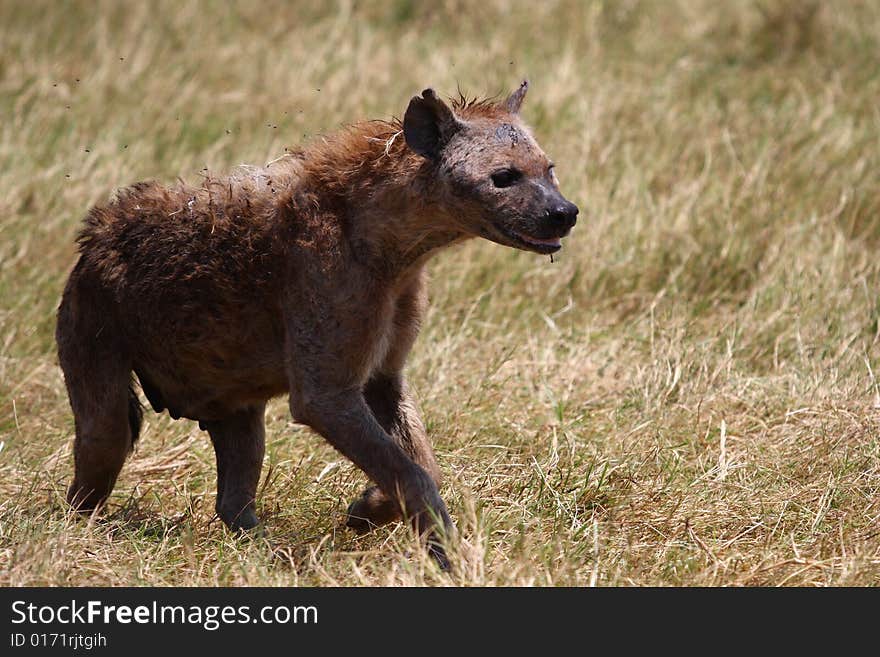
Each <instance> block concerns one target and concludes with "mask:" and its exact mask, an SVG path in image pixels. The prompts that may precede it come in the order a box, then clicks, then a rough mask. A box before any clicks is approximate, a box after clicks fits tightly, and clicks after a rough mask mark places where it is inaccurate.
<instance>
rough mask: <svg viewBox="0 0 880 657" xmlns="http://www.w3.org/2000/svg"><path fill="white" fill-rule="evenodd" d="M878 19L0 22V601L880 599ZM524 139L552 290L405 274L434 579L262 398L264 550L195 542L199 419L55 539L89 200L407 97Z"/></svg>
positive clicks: (281, 406)
mask: <svg viewBox="0 0 880 657" xmlns="http://www.w3.org/2000/svg"><path fill="white" fill-rule="evenodd" d="M878 56H880V5H878V4H877V3H875V2H871V1H870V0H863V1H861V2H857V1H847V2H835V3H827V4H826V3H821V4H819V3H810V2H808V1H797V0H791V1H787V2H785V1H782V0H751V1H747V0H742V1H737V2H720V1H717V2H709V1H708V0H678V1H675V0H669V1H663V2H660V1H658V2H648V1H638V0H629V1H626V0H621V1H620V2H602V1H592V2H586V1H585V2H575V1H571V2H567V1H554V2H541V3H535V2H521V3H520V2H510V3H507V2H500V1H497V0H482V1H481V2H474V3H470V2H464V1H461V0H446V1H442V0H441V1H438V2H433V3H418V2H414V1H413V2H409V1H404V0H396V1H394V2H388V3H369V2H338V3H328V4H327V5H326V6H325V5H324V3H318V2H314V3H287V2H281V1H278V2H261V3H241V4H239V5H237V8H233V7H231V6H229V5H227V4H226V3H219V2H217V3H189V2H186V3H181V2H161V3H159V5H158V6H154V3H135V2H128V3H123V2H109V1H108V2H95V3H91V2H88V3H87V2H80V3H77V2H50V1H48V0H28V1H21V2H17V1H12V0H0V441H2V443H0V444H2V450H0V584H4V585H422V584H430V585H435V584H436V585H447V584H462V585H477V586H479V585H577V586H582V585H820V586H826V585H877V584H878V583H880V382H878V380H877V377H880V259H878V252H880V138H878V135H880V110H878V98H880V67H878V65H877V61H878ZM526 76H527V77H528V78H529V79H530V81H531V85H532V86H531V90H530V92H529V97H528V99H527V100H526V105H525V107H524V110H523V113H524V116H525V118H526V120H527V121H529V122H530V123H531V124H532V125H533V127H534V129H535V132H536V134H537V136H538V138H539V140H540V142H541V143H542V145H543V146H544V147H545V149H546V150H547V152H548V153H549V154H550V155H551V156H552V158H553V159H554V160H555V162H556V163H557V171H558V174H559V177H560V179H561V182H562V188H563V190H564V191H565V193H566V194H567V196H569V197H570V198H572V199H573V200H574V201H575V202H577V203H578V204H579V205H580V206H581V220H580V221H579V224H578V226H577V228H576V229H575V232H574V234H573V236H572V237H571V238H570V239H568V240H567V241H566V246H565V248H564V250H563V251H562V253H561V254H560V256H558V257H557V258H556V262H555V263H552V264H551V263H550V262H549V260H548V259H547V258H543V257H539V256H536V255H530V254H526V253H521V252H516V251H513V250H509V249H504V248H503V247H500V246H497V245H494V244H490V243H488V242H478V241H473V242H470V243H468V244H466V245H464V246H462V247H459V248H456V249H452V250H450V251H448V252H445V253H444V254H442V255H441V256H439V257H438V258H437V259H436V260H435V261H434V262H433V264H432V266H431V274H432V285H431V293H432V308H431V311H430V314H429V316H428V318H427V322H426V325H425V327H424V330H423V333H422V335H421V337H420V339H419V342H418V344H417V346H416V349H415V351H414V353H413V355H412V358H411V360H410V364H409V368H408V372H409V376H410V378H411V381H412V384H413V387H414V388H415V390H416V391H417V395H418V398H419V400H420V403H421V406H422V409H423V412H424V416H425V421H426V423H427V425H428V429H429V431H430V433H431V435H432V436H433V439H434V442H435V446H436V449H437V453H438V457H439V460H440V463H441V466H442V468H443V471H444V475H445V478H446V481H445V484H444V486H443V489H442V491H441V492H442V494H443V495H444V497H445V499H446V500H447V502H448V504H449V507H450V510H451V513H452V515H453V516H454V518H455V520H456V522H457V524H458V526H459V529H460V533H461V540H460V542H459V544H458V545H457V546H455V552H456V561H457V563H458V566H457V569H456V572H455V574H454V575H453V576H452V577H449V576H447V575H444V574H442V573H439V572H438V571H437V570H436V569H435V568H434V566H433V564H431V563H430V561H429V560H428V559H427V558H425V557H424V556H423V554H422V553H421V552H420V551H419V550H417V549H415V548H414V540H413V538H412V535H411V533H410V532H409V531H408V530H407V529H406V528H405V527H403V526H392V527H390V528H385V529H382V530H379V531H378V532H376V533H375V534H373V535H370V536H366V537H362V538H358V537H355V536H354V535H352V534H351V533H350V532H348V531H347V530H345V529H344V527H342V526H341V524H342V520H343V513H344V511H345V508H346V506H347V504H348V502H349V501H350V500H351V499H353V498H354V497H355V496H356V495H357V494H358V493H359V492H360V490H361V489H362V487H363V485H364V483H365V479H364V477H363V475H361V474H360V473H359V472H358V471H357V470H356V469H355V468H354V467H353V466H351V465H350V464H348V463H347V462H345V461H344V460H343V459H342V458H341V457H340V456H339V455H338V454H337V453H336V452H334V451H333V450H332V449H331V448H330V447H329V446H327V445H326V444H325V443H324V442H323V441H322V440H321V439H320V438H318V437H317V436H315V435H314V434H312V433H310V432H309V431H307V430H305V429H303V428H301V427H298V426H295V425H294V424H293V422H292V420H291V419H290V416H289V413H288V411H287V403H286V400H285V399H278V400H275V401H274V402H272V403H271V404H270V406H269V410H268V414H267V456H266V464H265V468H264V476H265V480H264V482H263V483H262V485H261V493H260V498H259V508H260V511H261V515H262V517H263V518H264V520H265V522H266V525H267V527H268V529H269V535H268V538H266V539H255V540H247V539H245V540H240V539H236V538H235V537H233V536H232V535H230V534H228V533H227V532H226V531H225V530H224V529H223V527H222V525H221V523H220V522H219V521H217V520H215V519H214V518H213V503H214V501H213V496H214V490H215V468H214V463H213V452H212V450H211V448H210V443H209V440H208V438H207V436H206V435H205V434H204V433H202V432H200V431H199V430H198V427H197V426H196V425H195V423H192V422H186V421H179V422H174V421H172V420H170V418H168V417H167V416H164V415H163V416H157V415H154V414H152V413H148V414H147V416H146V422H145V429H144V431H143V433H142V437H141V441H140V443H139V446H138V448H137V450H136V452H135V453H134V454H133V456H132V457H131V458H130V460H129V461H128V463H127V465H126V467H125V469H124V470H123V473H122V476H121V477H120V480H119V482H118V484H117V487H116V492H115V493H114V495H113V497H112V498H111V500H110V504H109V507H108V509H107V512H106V514H105V515H104V516H103V517H101V518H94V519H93V520H92V521H90V522H83V521H79V520H77V519H75V518H72V517H71V515H70V514H69V513H68V511H67V509H66V507H65V504H64V492H65V487H66V485H67V483H68V481H69V478H70V476H71V471H72V457H71V445H72V439H73V418H72V415H71V413H70V409H69V407H68V403H67V397H66V394H65V390H64V384H63V381H62V378H61V373H60V370H59V368H58V366H57V361H56V355H55V346H54V340H53V331H54V322H55V309H56V307H57V304H58V300H59V296H60V293H61V289H62V285H63V283H64V279H65V277H66V275H67V273H68V271H69V270H70V268H71V267H72V265H73V262H74V257H75V255H74V253H75V251H74V241H73V240H74V236H75V233H76V231H77V228H78V224H79V221H80V219H81V217H82V216H83V215H84V214H85V212H86V211H87V209H88V208H89V207H90V206H91V205H92V204H94V203H97V202H99V201H102V200H104V199H106V198H108V196H109V195H110V194H111V193H112V191H113V190H114V189H115V188H116V187H119V186H122V185H126V184H129V183H131V182H134V181H137V180H141V179H147V178H157V179H161V180H165V181H172V180H174V179H175V178H176V177H177V176H181V177H183V178H185V179H187V180H190V181H195V180H198V177H199V172H200V170H201V169H202V168H203V167H208V168H209V169H210V170H212V171H220V170H224V169H228V168H230V167H232V166H234V165H237V164H239V163H242V162H249V163H265V162H266V161H268V160H270V159H272V158H274V157H276V156H277V155H279V154H280V153H281V152H283V149H284V147H285V146H293V145H296V144H298V143H301V142H302V141H303V140H305V139H308V138H309V137H310V136H313V135H316V134H319V133H322V132H329V131H332V130H334V129H336V128H337V127H338V126H340V125H341V124H344V123H347V122H352V121H355V120H358V119H363V118H389V117H390V116H392V115H398V116H399V115H401V114H402V112H403V110H404V108H405V107H406V103H407V102H408V100H409V98H410V97H411V96H412V95H413V94H415V93H417V92H418V91H420V90H421V89H422V88H424V87H426V86H433V87H435V88H436V89H438V90H439V91H441V92H443V93H445V94H454V93H455V92H456V89H457V87H459V86H460V87H461V89H462V90H463V91H465V92H467V93H469V94H480V95H492V94H497V93H502V92H504V91H506V90H509V89H512V88H513V87H514V86H515V85H516V84H517V83H518V81H519V80H520V79H521V78H522V77H526Z"/></svg>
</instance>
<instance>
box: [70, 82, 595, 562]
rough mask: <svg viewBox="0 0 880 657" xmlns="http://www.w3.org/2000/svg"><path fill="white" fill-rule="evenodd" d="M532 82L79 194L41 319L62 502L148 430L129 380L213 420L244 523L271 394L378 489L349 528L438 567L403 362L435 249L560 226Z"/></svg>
mask: <svg viewBox="0 0 880 657" xmlns="http://www.w3.org/2000/svg"><path fill="white" fill-rule="evenodd" d="M526 90H527V83H526V82H523V83H522V84H521V85H520V86H519V88H518V89H517V90H516V91H514V92H513V93H512V94H510V95H509V96H508V97H507V98H506V99H504V100H500V101H498V100H481V101H475V100H471V101H468V100H466V99H465V98H463V97H460V98H459V99H458V100H455V101H451V102H450V104H447V103H446V102H444V101H443V100H441V99H440V98H439V97H438V96H437V95H436V94H435V93H434V91H433V90H432V89H426V90H425V91H423V92H422V94H421V96H416V97H413V98H412V99H411V100H410V103H409V105H408V107H407V109H406V112H405V114H404V118H403V120H402V121H399V120H394V121H369V122H364V123H360V124H356V125H354V126H351V127H348V128H345V129H343V130H341V131H340V132H338V133H336V134H334V135H331V136H328V137H324V138H322V139H318V140H316V141H315V142H314V143H312V144H311V145H308V146H306V147H305V148H304V149H302V150H298V151H295V152H290V153H288V154H287V155H286V156H284V157H282V158H279V159H278V160H276V161H274V162H272V163H270V164H269V165H267V166H266V167H264V168H253V167H252V168H243V169H241V170H238V171H236V172H234V173H233V174H232V175H230V176H228V177H223V178H213V177H207V178H206V179H205V182H204V184H203V185H201V186H200V187H192V186H188V185H186V184H184V183H182V182H181V183H180V184H177V185H175V186H163V185H160V184H158V183H155V182H146V183H139V184H135V185H133V186H131V187H128V188H126V189H122V190H120V191H118V192H117V194H116V196H115V198H114V199H113V200H111V201H110V202H109V203H107V204H106V205H103V206H99V207H95V208H93V209H92V210H91V211H90V212H89V214H88V216H87V217H86V219H85V222H84V227H83V228H82V231H81V232H80V234H79V237H78V243H79V260H78V261H77V263H76V265H75V266H74V269H73V271H72V273H71V274H70V278H69V280H68V282H67V285H66V287H65V290H64V294H63V298H62V300H61V305H60V307H59V310H58V325H57V331H56V339H57V343H58V354H59V360H60V364H61V368H62V369H63V371H64V378H65V383H66V385H67V391H68V395H69V398H70V404H71V407H72V409H73V415H74V419H75V426H76V438H75V442H74V469H75V473H74V477H73V483H72V484H71V486H70V488H69V491H68V500H69V502H70V504H71V505H73V507H74V508H76V509H78V510H79V511H82V512H90V511H92V510H94V509H95V508H97V507H99V506H100V505H102V503H103V502H104V501H105V500H106V498H107V496H108V495H109V494H110V492H111V491H112V489H113V486H114V483H115V482H116V478H117V475H118V474H119V471H120V469H121V468H122V465H123V461H124V460H125V458H126V456H127V455H128V453H129V452H130V451H131V449H132V446H133V444H134V442H135V440H136V439H137V436H138V431H139V428H140V425H141V417H142V410H141V405H140V402H139V401H138V396H137V394H136V392H135V389H134V383H135V377H136V380H137V381H138V382H139V383H140V387H141V389H142V390H143V392H144V395H145V397H146V398H147V400H148V401H149V403H150V405H151V406H152V408H153V410H155V411H156V412H162V411H163V410H167V411H168V413H169V414H170V415H171V417H172V418H175V419H177V418H181V417H184V418H189V419H191V420H195V421H198V423H199V426H200V427H201V428H202V429H203V430H206V431H207V432H208V434H209V436H210V438H211V441H212V443H213V446H214V451H215V454H216V458H217V501H216V511H217V514H218V515H219V517H220V518H221V519H222V520H223V522H224V523H226V525H228V526H229V527H230V528H233V529H236V530H238V529H241V530H247V529H251V528H253V527H255V526H256V525H257V524H258V520H257V516H256V513H255V495H256V490H257V484H258V480H259V477H260V469H261V466H262V462H263V453H264V425H263V416H264V410H265V407H266V402H267V400H269V399H270V398H272V397H275V396H277V395H282V394H285V393H286V394H288V395H289V400H290V401H289V406H290V412H291V414H292V416H293V418H294V420H295V421H296V422H298V423H301V424H305V425H307V426H309V427H311V428H312V429H313V430H314V431H316V432H317V433H318V434H320V435H321V436H323V437H324V438H325V439H326V440H327V441H328V442H329V443H330V444H331V445H333V447H334V448H336V449H337V450H338V451H339V452H341V453H342V454H343V455H344V456H345V457H347V458H348V459H350V460H351V461H352V462H353V463H354V464H355V465H357V466H358V467H359V468H360V469H361V470H363V472H364V473H366V475H367V477H369V479H370V480H372V482H373V484H374V485H372V486H370V487H368V488H367V489H366V490H365V491H364V492H363V494H362V495H361V496H360V497H359V498H358V499H356V500H355V501H354V502H353V503H352V504H351V505H350V507H349V508H348V512H347V524H348V526H349V527H351V528H352V529H354V530H355V531H356V532H358V533H363V532H366V531H369V530H370V529H371V528H373V527H376V526H379V525H383V524H385V523H388V522H391V521H394V520H397V519H400V518H402V517H406V518H407V519H408V520H409V521H410V522H412V524H413V526H414V528H415V529H416V531H417V532H418V534H419V535H420V536H422V537H423V539H424V540H425V541H426V542H427V545H428V547H429V549H430V550H431V551H432V554H433V555H434V556H435V558H436V559H437V560H438V562H439V563H440V565H441V566H446V565H448V563H447V561H446V557H445V555H444V552H443V549H442V537H443V536H444V535H447V534H448V533H449V532H450V531H452V530H453V525H452V521H451V520H450V517H449V513H448V512H447V509H446V505H445V504H444V502H443V500H442V499H441V498H440V495H439V493H438V484H439V482H440V469H439V468H438V466H437V462H436V460H435V458H434V453H433V451H432V449H431V445H430V443H429V441H428V438H427V436H426V433H425V427H424V425H423V423H422V421H421V419H420V418H419V412H418V409H417V406H416V403H415V400H414V398H413V395H412V393H411V392H410V390H409V388H408V386H407V383H406V379H405V376H404V371H403V370H404V363H405V361H406V358H407V355H408V354H409V352H410V349H411V348H412V346H413V342H414V340H415V339H416V335H417V333H418V331H419V323H420V320H421V318H422V315H423V313H424V311H425V307H426V290H425V288H426V280H425V265H426V262H427V261H428V259H429V257H430V256H432V255H433V254H435V253H437V252H438V251H439V250H440V249H442V248H444V247H446V246H449V245H451V244H454V243H457V242H461V241H463V240H466V239H468V238H471V237H483V238H486V239H488V240H491V241H493V242H496V243H498V244H502V245H505V246H510V247H513V248H517V249H523V250H526V251H532V252H535V253H540V254H545V255H546V254H553V253H554V252H556V251H557V250H559V249H560V248H561V242H560V240H561V238H563V237H565V236H566V235H568V233H569V231H570V230H571V228H572V226H574V224H575V221H576V216H577V214H578V208H577V206H575V205H574V204H573V203H571V202H570V201H568V200H566V199H565V198H564V197H563V195H562V193H561V192H560V190H559V184H558V181H557V178H556V174H555V173H554V165H553V163H552V162H551V161H550V160H549V159H548V158H547V156H546V155H545V154H544V152H543V151H542V150H541V148H540V147H539V146H538V144H537V142H536V141H535V139H534V137H533V136H532V133H531V131H530V130H529V128H528V127H526V125H525V124H524V123H523V121H522V120H521V118H520V106H521V104H522V102H523V99H524V97H525V94H526Z"/></svg>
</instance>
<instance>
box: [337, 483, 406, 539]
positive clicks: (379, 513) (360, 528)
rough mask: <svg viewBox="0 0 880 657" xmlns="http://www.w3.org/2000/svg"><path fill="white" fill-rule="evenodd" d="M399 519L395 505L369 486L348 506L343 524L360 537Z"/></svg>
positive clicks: (374, 487)
mask: <svg viewBox="0 0 880 657" xmlns="http://www.w3.org/2000/svg"><path fill="white" fill-rule="evenodd" d="M399 518H400V512H399V510H398V508H397V505H396V504H394V503H393V502H392V501H391V500H390V499H388V497H386V495H385V494H384V493H383V492H382V491H381V490H379V488H378V487H376V486H371V487H370V488H368V489H366V490H365V491H364V492H363V493H362V494H361V496H360V497H359V498H358V499H356V500H355V501H354V502H352V503H351V504H350V505H349V507H348V510H347V511H346V521H345V524H346V526H347V527H349V528H351V529H353V530H354V531H355V533H356V534H358V535H362V534H366V533H368V532H370V531H372V530H374V529H376V528H377V527H380V526H382V525H385V524H388V523H389V522H393V521H395V520H397V519H399Z"/></svg>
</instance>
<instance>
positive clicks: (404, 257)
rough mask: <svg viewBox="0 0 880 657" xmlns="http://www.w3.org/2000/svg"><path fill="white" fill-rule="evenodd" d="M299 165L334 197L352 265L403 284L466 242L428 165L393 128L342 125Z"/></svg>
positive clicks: (374, 124) (381, 123)
mask: <svg viewBox="0 0 880 657" xmlns="http://www.w3.org/2000/svg"><path fill="white" fill-rule="evenodd" d="M304 162H305V167H306V175H307V176H308V178H309V179H310V181H311V182H312V183H313V184H314V185H315V187H316V189H320V194H321V195H322V196H324V195H328V194H329V195H330V196H332V197H333V198H334V199H335V201H334V205H336V208H337V210H338V213H339V214H340V215H341V217H340V218H341V220H342V222H343V230H344V233H345V235H346V237H347V239H348V241H349V243H350V244H351V247H352V249H353V251H354V253H355V256H356V257H357V259H358V260H359V261H360V262H361V263H363V264H364V265H366V266H367V267H368V268H369V269H371V270H373V271H374V272H376V273H377V274H379V275H382V276H383V277H391V278H406V277H408V276H409V275H410V274H411V273H412V272H413V271H415V270H418V269H421V267H422V266H423V265H424V263H425V262H426V261H427V259H428V258H429V257H430V256H432V255H433V254H435V253H437V252H438V251H440V250H441V249H443V248H444V247H446V246H449V245H451V244H453V243H455V242H459V241H462V240H464V239H466V238H467V237H468V235H467V234H466V233H465V232H464V231H463V230H462V229H461V228H460V227H459V224H458V222H457V221H456V218H455V216H454V215H453V214H452V213H451V212H449V210H448V208H447V206H446V204H445V203H444V202H443V199H442V198H440V195H439V194H438V192H437V189H436V185H435V174H434V172H433V171H432V167H431V165H430V163H428V162H427V161H426V160H425V159H424V158H422V157H421V156H419V155H417V154H416V153H413V152H412V151H411V150H410V149H409V147H408V146H407V145H406V142H405V141H404V137H403V132H402V128H401V126H400V124H398V123H389V122H384V121H371V122H368V123H362V124H358V125H355V126H352V127H349V128H347V129H346V130H344V131H343V132H341V133H338V134H337V135H334V136H332V137H328V138H326V139H325V140H323V141H322V142H319V143H317V144H315V145H314V146H313V147H311V148H309V149H307V150H306V151H305V152H304ZM325 198H326V196H325Z"/></svg>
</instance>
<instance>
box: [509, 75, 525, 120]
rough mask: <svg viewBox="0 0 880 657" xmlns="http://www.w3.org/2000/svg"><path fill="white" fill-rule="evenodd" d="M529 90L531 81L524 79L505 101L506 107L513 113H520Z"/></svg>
mask: <svg viewBox="0 0 880 657" xmlns="http://www.w3.org/2000/svg"><path fill="white" fill-rule="evenodd" d="M528 90H529V81H528V80H523V81H522V82H521V83H520V85H519V87H517V89H516V91H514V92H513V93H511V94H510V95H509V96H508V97H507V100H506V101H504V107H505V108H507V111H508V112H510V113H511V114H519V108H520V107H522V104H523V100H524V99H525V97H526V92H527V91H528Z"/></svg>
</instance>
